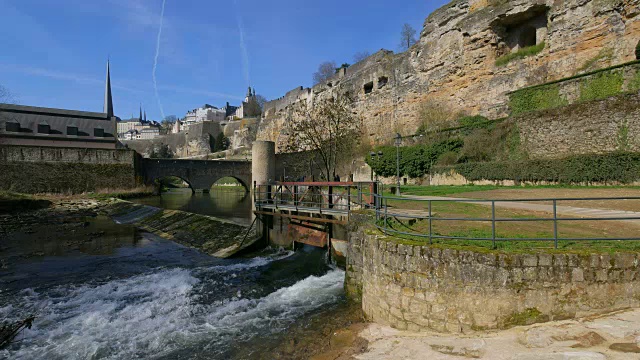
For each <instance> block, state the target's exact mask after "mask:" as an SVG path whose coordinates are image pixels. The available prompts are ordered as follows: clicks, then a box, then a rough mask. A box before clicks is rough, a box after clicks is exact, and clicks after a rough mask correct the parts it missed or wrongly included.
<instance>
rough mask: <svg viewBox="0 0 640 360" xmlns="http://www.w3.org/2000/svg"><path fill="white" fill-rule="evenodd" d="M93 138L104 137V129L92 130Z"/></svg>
mask: <svg viewBox="0 0 640 360" xmlns="http://www.w3.org/2000/svg"><path fill="white" fill-rule="evenodd" d="M93 136H95V137H104V129H101V128H95V129H93Z"/></svg>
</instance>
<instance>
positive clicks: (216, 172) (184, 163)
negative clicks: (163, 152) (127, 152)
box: [141, 159, 252, 191]
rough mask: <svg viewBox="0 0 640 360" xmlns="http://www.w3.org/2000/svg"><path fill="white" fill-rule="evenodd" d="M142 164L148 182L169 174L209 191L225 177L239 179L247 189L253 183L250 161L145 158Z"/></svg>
mask: <svg viewBox="0 0 640 360" xmlns="http://www.w3.org/2000/svg"><path fill="white" fill-rule="evenodd" d="M141 165H142V169H143V173H144V178H145V182H146V183H148V184H153V182H154V181H155V179H158V178H163V177H167V176H176V177H179V178H181V179H183V180H184V181H185V182H187V183H188V184H189V186H190V187H191V189H192V190H193V191H196V190H203V191H209V190H210V189H211V186H213V184H214V183H215V182H216V181H218V180H219V179H221V178H224V177H233V178H234V179H237V180H238V182H240V183H241V184H242V185H243V186H244V188H245V189H246V190H250V189H251V184H252V181H251V178H252V177H251V162H249V161H217V160H215V161H214V160H181V159H175V160H173V159H143V161H142V164H141Z"/></svg>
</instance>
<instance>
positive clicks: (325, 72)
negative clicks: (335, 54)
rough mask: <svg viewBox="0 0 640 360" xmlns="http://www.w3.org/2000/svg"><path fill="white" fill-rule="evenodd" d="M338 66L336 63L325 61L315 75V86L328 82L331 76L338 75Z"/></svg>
mask: <svg viewBox="0 0 640 360" xmlns="http://www.w3.org/2000/svg"><path fill="white" fill-rule="evenodd" d="M337 67H338V65H337V64H336V62H335V61H325V62H323V63H322V64H320V65H319V66H318V71H316V72H315V73H313V84H314V85H316V84H319V83H321V82H324V81H327V80H328V79H329V78H330V77H331V76H333V75H334V74H335V73H336V68H337Z"/></svg>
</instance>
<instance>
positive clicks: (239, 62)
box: [0, 0, 448, 119]
mask: <svg viewBox="0 0 640 360" xmlns="http://www.w3.org/2000/svg"><path fill="white" fill-rule="evenodd" d="M447 2H448V1H446V0H437V1H427V0H400V1H389V0H347V1H344V0H343V1H338V0H324V1H300V0H296V1H294V0H273V1H267V0H235V1H234V0H227V1H220V0H215V1H196V0H166V3H165V13H164V17H163V18H161V16H160V15H161V9H162V0H59V1H51V0H0V34H2V42H1V43H0V44H1V45H0V85H2V86H4V87H6V88H7V89H8V90H9V91H10V92H11V93H12V94H13V96H14V98H16V100H17V101H18V102H19V103H20V104H24V105H33V106H44V107H55V108H65V109H77V110H87V111H102V102H103V100H102V99H103V91H104V90H103V88H104V75H105V63H106V59H107V57H110V58H111V72H112V73H111V75H112V85H113V93H114V94H113V95H114V108H115V112H116V115H118V116H120V117H121V118H128V117H130V116H131V114H132V113H133V114H136V115H137V113H138V107H139V104H140V103H143V105H144V107H145V108H146V110H147V115H148V117H149V118H153V119H160V118H161V114H162V113H164V114H165V115H171V114H174V115H178V116H179V117H182V116H184V114H185V112H186V111H187V110H190V109H193V108H195V107H198V106H201V105H202V104H204V103H209V104H212V105H215V106H223V105H224V104H225V102H226V101H229V102H230V103H231V104H238V103H239V102H240V101H241V99H242V97H244V94H245V93H246V89H247V86H249V85H251V86H253V87H255V88H256V91H257V93H259V94H262V95H264V96H265V97H266V98H267V99H273V98H278V97H280V96H282V95H284V94H285V93H286V92H287V91H289V90H291V89H293V88H295V87H296V86H301V85H302V86H310V85H311V81H312V80H311V79H312V74H313V72H314V71H315V70H316V69H317V67H318V64H320V63H321V62H323V61H325V60H334V61H336V62H337V63H338V64H341V63H343V62H349V63H352V62H353V55H354V54H355V53H357V52H360V51H368V52H370V53H374V52H376V51H377V50H379V49H381V48H385V49H389V50H394V51H397V50H398V44H399V34H400V30H401V27H402V24H404V23H405V22H406V23H409V24H411V25H412V26H413V27H414V28H415V29H416V30H417V31H418V33H419V32H420V30H421V29H422V24H423V22H424V19H425V18H426V17H427V15H428V14H429V13H431V12H432V11H433V10H435V9H436V8H438V7H440V6H442V5H444V4H445V3H447ZM161 20H162V25H163V26H162V34H161V36H160V44H159V45H160V46H159V53H158V62H157V67H156V80H157V87H158V98H159V101H158V99H157V98H156V96H155V91H154V86H153V77H152V72H153V65H154V60H155V55H156V45H157V43H156V41H157V38H158V30H159V28H160V24H161Z"/></svg>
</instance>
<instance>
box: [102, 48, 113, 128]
mask: <svg viewBox="0 0 640 360" xmlns="http://www.w3.org/2000/svg"><path fill="white" fill-rule="evenodd" d="M103 112H104V113H105V114H107V117H108V118H110V117H113V98H112V97H111V71H110V69H109V60H107V81H106V84H105V87H104V109H103Z"/></svg>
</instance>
